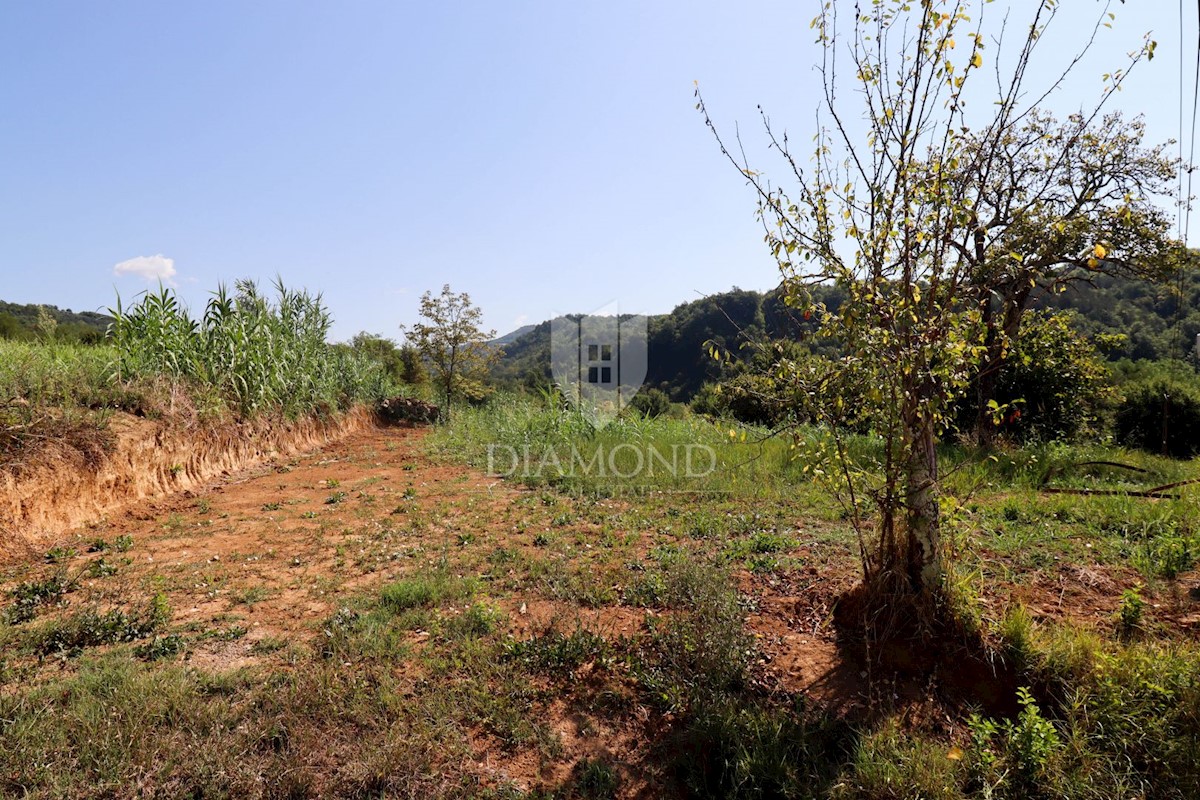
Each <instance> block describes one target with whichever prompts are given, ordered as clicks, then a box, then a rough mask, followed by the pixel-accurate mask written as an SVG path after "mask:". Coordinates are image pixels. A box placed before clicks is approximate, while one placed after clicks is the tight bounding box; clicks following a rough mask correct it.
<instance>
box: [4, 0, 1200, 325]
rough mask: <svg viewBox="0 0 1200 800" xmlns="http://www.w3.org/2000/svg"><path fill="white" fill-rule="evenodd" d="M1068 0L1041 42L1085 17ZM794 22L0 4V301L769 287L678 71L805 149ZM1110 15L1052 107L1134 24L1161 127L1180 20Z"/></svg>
mask: <svg viewBox="0 0 1200 800" xmlns="http://www.w3.org/2000/svg"><path fill="white" fill-rule="evenodd" d="M838 1H839V2H842V1H843V0H838ZM996 5H997V6H999V5H1000V4H996ZM1015 5H1016V7H1017V9H1018V11H1027V10H1029V9H1031V8H1032V7H1033V3H1032V2H1031V0H1015ZM1065 5H1068V6H1073V8H1072V9H1069V10H1068V12H1067V13H1066V15H1065V18H1064V20H1062V21H1060V22H1059V23H1057V24H1056V26H1055V30H1054V32H1053V37H1054V38H1053V41H1051V42H1049V44H1051V45H1052V46H1051V47H1050V48H1048V51H1049V52H1051V53H1053V52H1065V50H1066V48H1067V47H1068V46H1069V45H1070V44H1071V42H1072V40H1073V39H1074V38H1077V36H1078V35H1079V33H1080V32H1081V31H1082V30H1083V22H1082V21H1083V19H1084V18H1085V17H1090V16H1091V15H1093V14H1094V13H1095V12H1096V10H1097V9H1098V8H1099V7H1100V3H1098V2H1097V1H1096V0H1072V2H1070V3H1067V4H1065ZM1185 5H1186V6H1188V8H1187V9H1186V10H1185V12H1184V13H1185V26H1186V30H1187V35H1186V47H1187V50H1186V58H1187V59H1188V60H1189V66H1188V70H1189V75H1188V78H1187V81H1186V83H1185V85H1186V87H1187V88H1186V91H1187V92H1188V93H1190V92H1191V90H1192V87H1191V83H1190V81H1191V78H1190V69H1191V66H1190V64H1191V60H1192V59H1194V53H1195V50H1194V47H1195V45H1194V42H1195V39H1196V33H1195V31H1196V20H1195V14H1196V4H1195V3H1194V2H1190V0H1189V2H1188V3H1185ZM816 8H817V4H816V3H815V2H813V0H806V1H805V2H793V3H774V2H756V1H754V0H745V2H739V3H730V2H682V0H678V1H672V2H666V1H665V0H664V1H662V2H646V1H645V0H643V1H642V2H625V1H623V0H606V2H561V0H559V1H558V2H549V0H547V2H510V3H496V2H478V3H469V2H445V3H406V2H400V1H399V0H390V1H388V2H383V1H382V0H381V1H378V2H367V1H366V0H348V1H347V2H322V3H316V2H298V1H297V0H287V1H286V2H283V1H278V0H275V1H272V0H258V1H257V2H254V3H247V2H240V1H239V2H224V1H219V0H206V2H182V1H180V2H168V3H164V2H148V1H147V2H130V1H128V0H125V1H121V0H118V1H116V2H105V3H96V2H91V0H88V1H87V2H84V1H82V0H81V1H80V2H60V1H57V0H44V1H43V0H39V2H25V3H20V2H9V3H5V4H3V6H2V7H0V109H2V113H0V153H3V162H2V163H3V177H2V178H0V180H2V181H3V183H2V186H3V189H2V190H0V275H3V280H2V282H0V299H4V300H9V301H14V302H44V303H53V304H55V305H58V306H62V307H70V308H74V309H75V310H102V309H103V308H104V307H105V306H107V305H109V304H111V303H112V301H113V299H114V298H115V291H114V290H118V291H120V292H121V294H122V295H123V296H125V297H130V296H132V295H134V294H136V293H137V292H139V291H141V290H143V289H145V288H146V287H147V285H148V281H147V278H146V277H145V276H146V275H154V274H159V275H163V274H169V275H170V277H169V280H170V281H172V282H173V283H175V284H176V285H177V286H178V287H179V289H180V291H181V292H182V294H183V295H184V296H185V298H187V299H188V300H189V301H190V302H191V303H192V305H193V306H197V305H199V304H201V303H202V302H203V301H204V298H205V296H206V294H207V292H208V291H210V290H211V289H213V288H215V286H216V285H217V283H218V282H219V281H232V280H233V279H236V278H239V277H252V278H258V279H260V280H263V281H267V280H270V279H271V278H272V277H273V276H274V275H275V274H277V273H278V274H279V275H281V276H282V277H283V279H284V281H285V282H286V283H288V284H289V285H296V286H306V287H308V288H310V289H313V290H317V291H321V292H323V293H324V296H325V298H326V300H327V301H328V304H329V306H330V307H331V309H332V311H333V313H334V316H335V318H336V320H337V322H336V325H335V330H334V336H335V338H339V339H343V338H348V337H349V336H350V335H352V334H353V333H355V332H356V331H358V330H369V331H372V332H376V333H383V334H384V335H387V336H392V337H397V338H398V337H399V336H400V333H399V331H398V325H400V324H401V323H407V322H411V321H413V319H414V318H415V316H416V306H417V299H418V297H419V295H420V294H421V292H423V291H425V290H427V289H432V290H437V289H440V287H441V285H442V284H443V283H449V284H451V286H452V287H453V288H454V289H455V290H458V291H468V292H470V293H471V295H472V297H473V298H474V300H475V301H476V302H477V303H478V304H479V305H480V306H481V307H482V309H483V310H484V313H485V318H486V321H487V324H488V325H489V326H491V327H494V328H496V329H497V331H498V332H500V333H504V332H507V331H508V330H511V329H512V328H514V327H516V326H518V325H521V324H524V323H526V322H537V321H541V320H543V319H546V318H548V317H549V316H551V315H552V314H553V313H556V312H560V313H561V312H568V311H580V312H583V311H589V310H592V309H593V308H597V307H599V306H603V305H606V304H607V303H608V302H609V301H611V300H614V299H617V300H620V302H621V305H622V308H623V310H628V311H640V312H644V313H660V312H664V311H668V310H670V309H671V308H672V307H673V306H675V305H676V304H678V303H681V302H684V301H687V300H691V299H695V298H696V297H698V296H700V295H703V294H711V293H714V292H719V291H724V290H726V289H728V288H730V287H731V286H734V285H737V286H740V287H742V288H748V289H760V290H762V289H767V288H770V287H772V286H774V285H775V284H776V283H777V282H778V273H777V271H776V267H775V265H774V262H773V261H772V260H771V258H770V256H769V255H768V254H767V253H766V251H765V249H764V247H763V245H762V241H761V230H760V229H759V227H758V223H757V222H756V221H755V219H754V215H753V211H754V199H753V196H752V195H751V194H750V193H749V191H748V190H747V189H746V187H745V186H744V184H743V181H742V180H741V178H740V177H739V175H738V174H737V173H736V171H734V170H733V169H732V167H730V166H729V165H728V164H727V163H726V162H724V161H723V160H722V158H721V156H720V154H719V152H718V151H717V148H716V146H715V144H714V142H713V140H712V138H711V136H710V134H709V132H708V131H707V129H706V128H705V127H704V125H703V123H702V120H701V118H700V116H699V115H698V113H697V112H696V111H695V109H694V107H693V105H694V100H693V97H692V90H693V81H699V82H700V86H701V88H702V89H703V91H704V93H705V99H706V101H707V102H708V104H709V107H710V110H711V111H712V112H713V113H714V115H715V116H716V117H717V119H718V122H719V123H720V124H721V125H723V126H724V127H725V129H726V131H727V132H731V131H732V129H733V125H734V124H735V123H740V124H741V129H742V132H743V135H744V138H745V139H746V140H747V142H748V143H749V144H750V145H751V148H752V153H753V154H754V155H755V156H756V157H755V160H756V161H757V162H760V163H762V164H764V165H765V166H766V167H767V169H768V170H770V168H771V166H772V165H773V164H772V162H771V161H770V158H769V156H768V155H767V153H766V150H765V147H762V140H761V137H759V136H758V132H759V128H758V127H757V117H756V112H755V106H756V104H758V103H761V104H763V106H764V107H765V108H766V109H768V110H769V112H770V113H771V115H772V118H773V120H774V121H776V122H778V123H781V124H785V125H786V126H787V127H788V128H789V129H790V130H791V131H792V133H793V134H794V135H795V136H796V137H797V138H798V139H806V138H807V137H808V136H810V135H811V134H812V132H813V131H814V119H815V116H814V115H815V110H816V106H817V96H818V93H817V89H818V85H817V82H816V77H815V74H814V72H813V69H812V66H813V64H814V62H815V58H816V54H817V51H816V48H815V46H814V44H813V34H812V31H810V30H809V25H808V23H809V20H810V19H811V17H812V16H813V15H814V14H815V13H816ZM988 8H989V9H991V8H993V7H991V6H989V7H988ZM1113 9H1114V11H1115V12H1116V13H1117V21H1116V25H1115V28H1114V30H1113V31H1111V32H1109V31H1105V32H1103V39H1102V42H1103V43H1104V44H1103V47H1102V48H1101V49H1100V51H1099V53H1098V57H1097V58H1096V59H1092V60H1090V61H1089V62H1086V63H1085V64H1084V65H1082V67H1081V71H1080V77H1079V78H1078V79H1077V80H1076V81H1075V82H1073V83H1072V85H1071V87H1069V88H1068V90H1067V92H1065V93H1060V95H1058V96H1057V97H1056V98H1055V99H1054V100H1052V101H1051V103H1050V104H1049V105H1050V106H1051V108H1052V109H1054V110H1057V111H1060V112H1062V113H1066V112H1069V111H1070V110H1072V108H1073V107H1075V106H1077V105H1078V102H1079V100H1078V98H1073V97H1072V96H1071V92H1073V91H1077V90H1078V91H1086V92H1088V93H1089V94H1090V93H1091V91H1093V90H1094V89H1096V88H1098V86H1099V77H1098V76H1099V74H1100V73H1101V72H1103V71H1105V70H1106V69H1107V68H1109V67H1111V66H1115V65H1116V64H1117V63H1119V58H1118V54H1119V53H1122V52H1124V51H1126V50H1129V49H1132V48H1133V47H1134V46H1135V45H1136V43H1137V42H1138V40H1139V39H1140V36H1141V34H1143V33H1144V32H1146V31H1148V30H1153V31H1154V32H1155V38H1156V39H1157V40H1158V42H1159V45H1158V53H1157V57H1156V58H1155V59H1154V61H1153V62H1152V63H1150V64H1149V65H1147V66H1145V67H1143V68H1140V70H1139V72H1138V73H1136V74H1135V76H1134V77H1133V78H1132V79H1131V83H1130V84H1129V87H1128V88H1127V89H1126V91H1125V92H1124V93H1123V94H1122V96H1121V97H1120V99H1119V103H1118V105H1119V106H1120V107H1122V108H1124V109H1125V110H1126V111H1128V112H1134V113H1137V112H1144V113H1145V114H1146V115H1147V120H1148V124H1149V127H1150V135H1151V138H1152V139H1153V140H1155V141H1158V140H1164V139H1168V138H1176V137H1177V136H1178V104H1179V87H1180V74H1179V70H1180V67H1179V52H1180V51H1179V31H1180V22H1179V13H1180V11H1179V7H1178V5H1177V3H1175V2H1171V1H1170V0H1135V2H1131V3H1130V4H1127V5H1120V4H1114V6H1113ZM989 13H992V12H991V11H990V10H989ZM1106 54H1107V55H1106ZM774 166H776V167H777V166H778V165H777V164H774ZM1198 186H1200V182H1198ZM1197 230H1200V219H1198V220H1197V222H1196V224H1195V225H1193V228H1192V231H1193V233H1192V237H1191V238H1192V241H1193V243H1195V241H1196V239H1197V238H1198V237H1197V234H1196V231H1197ZM172 270H173V273H172Z"/></svg>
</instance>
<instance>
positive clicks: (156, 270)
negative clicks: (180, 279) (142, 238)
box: [113, 253, 175, 286]
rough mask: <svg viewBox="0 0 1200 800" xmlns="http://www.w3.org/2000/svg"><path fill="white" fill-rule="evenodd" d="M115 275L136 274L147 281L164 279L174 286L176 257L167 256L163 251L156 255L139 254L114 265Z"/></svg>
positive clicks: (166, 282) (164, 281)
mask: <svg viewBox="0 0 1200 800" xmlns="http://www.w3.org/2000/svg"><path fill="white" fill-rule="evenodd" d="M113 275H116V276H117V277H118V278H120V277H121V276H123V275H136V276H137V277H139V278H144V279H145V280H147V281H162V282H163V283H165V284H167V285H168V286H174V285H175V281H174V278H175V259H173V258H167V257H166V256H164V255H163V254H162V253H159V254H158V255H156V256H138V257H137V258H131V259H129V260H128V261H122V262H121V263H120V264H117V265H116V266H114V267H113Z"/></svg>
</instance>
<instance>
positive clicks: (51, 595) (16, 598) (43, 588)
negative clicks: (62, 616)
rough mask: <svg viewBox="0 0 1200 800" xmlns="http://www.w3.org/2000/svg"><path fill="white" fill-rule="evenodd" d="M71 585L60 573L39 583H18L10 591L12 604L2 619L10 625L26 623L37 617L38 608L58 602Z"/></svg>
mask: <svg viewBox="0 0 1200 800" xmlns="http://www.w3.org/2000/svg"><path fill="white" fill-rule="evenodd" d="M71 585H72V584H71V582H69V581H68V580H67V578H66V575H64V574H62V573H60V574H58V575H53V576H51V577H49V578H44V579H42V580H40V581H28V582H25V583H19V584H17V585H16V586H15V587H13V589H12V590H11V593H12V597H13V604H12V605H11V606H9V607H8V609H7V610H6V611H5V612H4V617H5V619H6V620H7V622H8V623H9V624H11V625H17V624H19V623H22V622H28V621H29V620H31V619H33V618H34V616H36V615H37V609H38V607H39V606H43V605H51V604H53V603H57V602H59V600H61V599H62V596H63V594H64V593H65V592H66V591H68V590H69V589H70V588H71Z"/></svg>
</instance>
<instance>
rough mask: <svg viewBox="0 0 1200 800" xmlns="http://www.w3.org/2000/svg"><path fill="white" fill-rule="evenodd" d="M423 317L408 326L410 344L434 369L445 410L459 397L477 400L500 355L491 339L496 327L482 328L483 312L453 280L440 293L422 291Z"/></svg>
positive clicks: (435, 382) (436, 384)
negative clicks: (457, 290) (452, 286)
mask: <svg viewBox="0 0 1200 800" xmlns="http://www.w3.org/2000/svg"><path fill="white" fill-rule="evenodd" d="M420 314H421V317H422V321H421V322H418V323H416V324H414V325H412V326H411V327H408V328H406V329H405V333H406V336H407V338H408V342H409V344H411V345H412V346H413V347H414V348H416V351H417V352H418V353H420V354H421V357H422V358H423V359H424V360H425V362H426V363H427V364H428V365H429V368H430V370H431V372H432V382H433V384H434V386H436V387H437V389H438V391H439V392H440V393H441V396H442V402H443V403H444V404H445V408H446V412H447V413H449V409H450V407H451V406H452V404H453V403H454V401H455V400H458V399H468V400H476V399H480V398H482V397H483V396H484V395H485V394H486V391H487V384H486V380H487V374H488V366H489V365H490V364H492V362H494V361H495V360H496V359H497V358H499V357H500V354H501V351H500V349H499V348H498V347H495V346H493V345H490V344H489V343H488V342H489V340H491V339H494V338H495V337H496V332H495V331H487V332H485V331H483V330H482V329H481V328H480V324H481V323H482V321H483V312H482V311H480V309H479V307H478V306H475V305H474V304H472V303H471V296H470V295H469V294H467V293H466V292H462V293H460V294H455V293H454V292H453V291H451V289H450V284H446V285H444V286H443V287H442V291H441V293H440V294H437V295H435V294H433V293H431V292H425V294H423V295H421V308H420Z"/></svg>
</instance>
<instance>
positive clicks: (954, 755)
mask: <svg viewBox="0 0 1200 800" xmlns="http://www.w3.org/2000/svg"><path fill="white" fill-rule="evenodd" d="M962 757H963V751H962V748H961V747H959V746H958V745H954V747H951V748H950V751H949V752H948V753H946V758H948V759H950V760H951V761H961V760H962Z"/></svg>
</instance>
